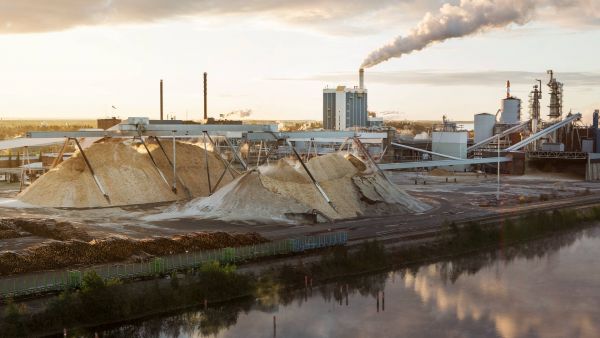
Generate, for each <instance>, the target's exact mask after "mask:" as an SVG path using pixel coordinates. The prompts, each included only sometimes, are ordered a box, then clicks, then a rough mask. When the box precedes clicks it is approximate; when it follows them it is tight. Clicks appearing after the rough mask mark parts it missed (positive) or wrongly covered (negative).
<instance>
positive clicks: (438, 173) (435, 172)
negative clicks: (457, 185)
mask: <svg viewBox="0 0 600 338" xmlns="http://www.w3.org/2000/svg"><path fill="white" fill-rule="evenodd" d="M429 175H431V176H452V175H453V174H452V172H450V171H449V170H446V169H442V168H435V169H433V170H432V171H430V172H429Z"/></svg>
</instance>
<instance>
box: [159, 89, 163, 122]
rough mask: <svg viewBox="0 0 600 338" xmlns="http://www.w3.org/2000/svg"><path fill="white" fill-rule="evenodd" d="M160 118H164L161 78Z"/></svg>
mask: <svg viewBox="0 0 600 338" xmlns="http://www.w3.org/2000/svg"><path fill="white" fill-rule="evenodd" d="M160 119H161V120H162V119H163V80H160Z"/></svg>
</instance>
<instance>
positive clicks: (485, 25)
mask: <svg viewBox="0 0 600 338" xmlns="http://www.w3.org/2000/svg"><path fill="white" fill-rule="evenodd" d="M539 2H540V1H536V0H461V1H460V4H458V5H451V4H448V3H446V4H444V5H443V6H442V7H441V8H440V10H439V12H438V13H437V14H435V15H433V14H431V13H427V14H426V15H425V17H424V18H423V19H422V20H421V21H420V22H419V24H418V25H417V27H415V28H414V29H412V30H411V31H410V33H409V34H408V35H407V36H399V37H397V38H396V39H395V40H394V41H392V42H391V43H390V44H388V45H385V46H383V47H381V48H379V49H377V50H375V51H374V52H372V53H371V54H370V55H369V56H368V57H367V58H366V59H365V61H364V62H363V64H362V65H361V68H368V67H373V66H375V65H377V64H379V63H381V62H384V61H387V60H389V59H390V58H393V57H401V56H402V55H404V54H409V53H412V52H414V51H419V50H421V49H423V48H425V47H427V46H429V45H431V44H433V43H436V42H442V41H445V40H448V39H452V38H458V37H463V36H467V35H471V34H475V33H479V32H483V31H486V30H488V29H492V28H498V27H505V26H507V25H510V24H512V23H515V24H518V25H523V24H525V23H527V22H528V21H529V20H530V19H531V18H532V16H533V13H534V10H535V8H536V5H537V4H539Z"/></svg>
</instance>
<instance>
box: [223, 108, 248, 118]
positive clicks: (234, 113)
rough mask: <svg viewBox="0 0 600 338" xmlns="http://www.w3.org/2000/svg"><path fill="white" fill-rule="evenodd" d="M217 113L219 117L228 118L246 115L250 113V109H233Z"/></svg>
mask: <svg viewBox="0 0 600 338" xmlns="http://www.w3.org/2000/svg"><path fill="white" fill-rule="evenodd" d="M219 115H220V117H221V118H230V117H238V118H244V117H248V116H250V115H252V109H240V110H234V111H232V112H229V113H226V114H219Z"/></svg>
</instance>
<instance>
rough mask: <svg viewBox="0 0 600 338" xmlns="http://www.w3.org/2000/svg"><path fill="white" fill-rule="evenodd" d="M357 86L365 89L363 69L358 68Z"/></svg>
mask: <svg viewBox="0 0 600 338" xmlns="http://www.w3.org/2000/svg"><path fill="white" fill-rule="evenodd" d="M358 88H360V89H365V69H364V68H361V69H359V70H358Z"/></svg>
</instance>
